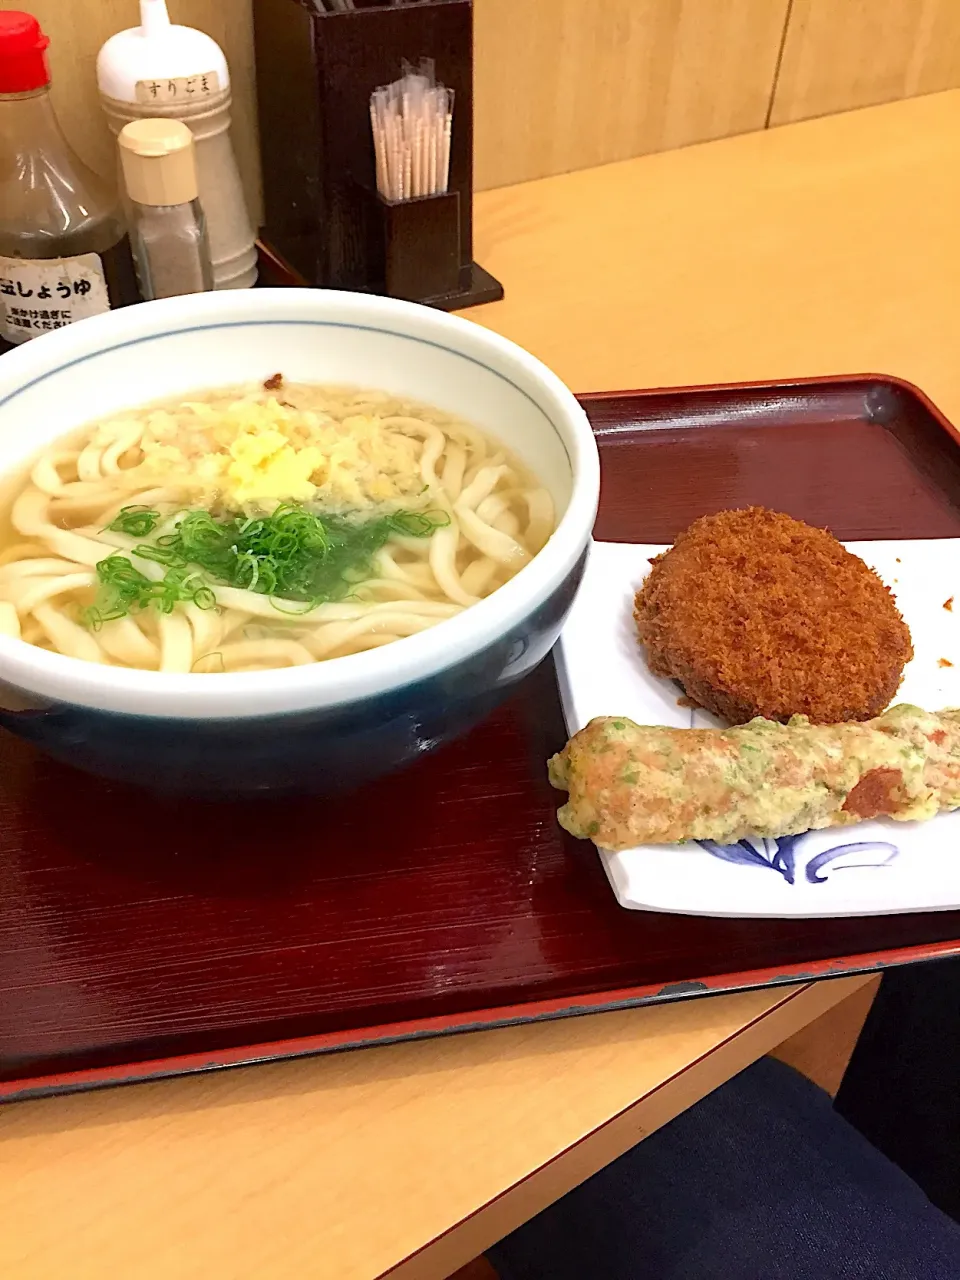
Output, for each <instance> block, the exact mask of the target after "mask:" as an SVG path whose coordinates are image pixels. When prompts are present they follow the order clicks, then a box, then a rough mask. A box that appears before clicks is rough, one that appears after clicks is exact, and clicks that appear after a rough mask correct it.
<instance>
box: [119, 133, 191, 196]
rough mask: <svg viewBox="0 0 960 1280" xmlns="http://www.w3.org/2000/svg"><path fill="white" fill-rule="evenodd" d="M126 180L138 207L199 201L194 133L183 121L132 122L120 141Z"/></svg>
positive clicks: (120, 136) (120, 137) (121, 163)
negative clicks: (140, 205)
mask: <svg viewBox="0 0 960 1280" xmlns="http://www.w3.org/2000/svg"><path fill="white" fill-rule="evenodd" d="M117 144H118V146H119V147H120V165H121V168H122V170H123V181H124V185H125V186H126V188H127V193H128V195H129V196H130V199H131V200H135V201H136V203H137V204H150V205H158V204H187V203H189V201H191V200H196V198H197V162H196V158H195V151H194V145H193V134H192V133H191V132H190V130H189V128H188V127H187V125H185V124H183V123H182V122H181V121H180V120H151V119H147V120H132V121H131V122H130V124H127V125H124V127H123V128H122V129H121V130H120V134H119V136H118V138H117Z"/></svg>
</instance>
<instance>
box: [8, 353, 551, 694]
mask: <svg viewBox="0 0 960 1280" xmlns="http://www.w3.org/2000/svg"><path fill="white" fill-rule="evenodd" d="M272 489H273V490H275V491H271V490H272ZM198 510H199V511H201V512H209V513H211V515H212V517H213V518H214V519H216V520H220V521H225V520H231V519H232V520H234V522H235V524H234V526H231V527H235V528H237V529H243V530H246V529H247V526H248V525H250V523H251V522H252V521H256V520H257V519H259V518H261V517H264V516H267V517H269V515H270V513H271V512H274V513H275V514H276V513H282V512H289V511H295V512H297V513H303V512H306V513H308V514H309V515H311V516H316V517H318V518H320V519H321V520H322V519H328V518H330V519H334V520H339V521H340V522H341V523H340V526H339V527H340V528H341V529H346V530H347V534H348V535H349V533H350V530H351V529H352V528H353V527H354V525H362V524H363V523H364V522H365V521H370V520H373V519H374V518H376V519H381V520H387V521H388V522H389V521H390V520H393V524H391V525H390V530H391V531H390V533H389V536H387V537H385V539H382V540H381V545H379V547H378V548H377V549H375V550H374V551H373V552H372V553H371V554H370V555H369V556H367V557H366V558H364V557H363V556H361V557H360V559H359V561H358V565H359V568H358V567H357V566H354V567H353V569H350V570H349V571H345V573H344V577H343V581H342V583H341V584H340V589H338V590H336V591H334V592H328V593H327V594H326V596H325V597H324V595H322V594H316V595H314V596H313V597H312V598H311V597H310V594H309V593H304V592H300V593H299V594H298V595H297V596H296V598H295V599H291V598H290V597H289V596H288V597H286V598H280V597H279V593H278V592H276V591H274V592H273V593H271V591H269V590H266V589H265V586H264V582H265V579H264V578H263V576H262V575H263V573H264V572H265V569H266V568H267V567H269V565H268V564H267V560H269V557H267V560H264V559H263V558H261V559H260V560H257V559H256V556H253V557H252V558H249V557H248V560H249V564H248V567H249V569H250V572H249V573H248V574H247V576H246V577H245V578H244V579H243V581H244V582H245V584H246V585H243V586H238V585H236V584H235V582H233V583H231V581H227V580H226V579H225V577H223V576H221V577H219V578H218V577H217V576H216V575H211V574H210V573H208V572H206V571H205V570H204V568H203V566H202V565H197V564H194V563H191V564H190V566H189V569H186V570H183V569H182V570H180V571H178V572H179V576H176V574H174V576H173V578H171V576H170V570H169V564H168V562H167V561H164V560H163V559H162V557H161V552H160V551H157V550H156V548H158V547H160V548H162V547H164V546H169V545H172V544H175V543H176V544H177V545H180V544H179V543H177V539H178V537H179V536H180V534H179V532H178V531H179V530H181V529H182V528H183V521H184V519H185V516H187V514H188V513H190V512H193V513H196V512H197V511H198ZM131 512H133V516H131V515H130V513H131ZM137 513H141V515H140V518H139V521H138V518H137ZM142 513H147V514H142ZM398 513H400V514H402V516H403V519H405V520H408V521H409V520H410V519H413V520H414V521H419V524H417V525H416V526H415V527H416V534H415V535H414V534H413V533H411V532H409V530H408V526H407V525H405V524H404V523H403V521H402V520H396V519H395V517H396V516H397V514H398ZM411 513H412V514H411ZM276 518H279V516H277V517H276ZM298 518H299V515H298ZM6 523H7V525H8V529H7V533H8V536H9V543H8V545H6V546H5V547H4V548H3V549H2V550H0V633H3V634H6V635H9V636H14V637H19V638H20V639H22V640H24V641H26V642H27V643H29V644H34V645H38V646H40V647H41V648H44V649H48V650H52V651H54V652H58V653H61V654H65V655H67V656H69V657H72V658H82V659H85V660H87V661H89V662H98V663H105V664H108V665H115V666H121V667H133V668H145V669H149V670H155V671H164V672H181V673H186V672H199V673H215V672H224V671H226V672H236V671H251V670H259V669H264V668H271V667H284V666H298V665H301V664H305V663H311V662H317V661H319V660H322V659H327V658H335V657H340V656H344V655H347V654H353V653H357V652H360V651H362V650H365V649H371V648H375V647H377V646H380V645H385V644H388V643H390V642H392V641H394V640H398V639H401V638H403V637H407V636H411V635H414V634H416V633H417V632H419V631H422V630H424V629H425V628H427V627H431V626H434V625H435V624H436V623H438V622H441V621H443V620H444V619H447V618H451V617H453V616H454V615H455V614H457V613H459V612H460V611H462V610H463V609H466V608H468V607H469V606H470V605H472V604H474V603H476V602H477V601H478V600H480V599H482V598H483V597H485V596H488V595H489V594H490V593H491V592H493V591H495V590H496V589H497V588H498V587H499V586H501V585H502V584H503V583H504V582H506V581H507V580H508V579H509V578H511V577H512V576H513V575H514V574H515V573H517V572H518V571H519V570H520V569H522V568H523V566H524V565H525V564H526V563H527V562H528V561H529V560H530V558H531V557H532V556H533V555H535V554H536V552H537V551H538V550H539V549H540V548H541V547H542V546H543V545H544V543H545V542H546V541H547V539H548V538H549V536H550V534H551V533H552V532H553V529H554V511H553V503H552V500H551V498H550V495H549V493H548V492H547V491H546V489H544V488H543V487H542V486H540V485H538V484H537V482H536V481H535V479H534V478H533V477H532V476H531V475H530V474H529V473H528V472H527V471H526V469H525V468H524V467H523V466H522V465H521V464H520V463H519V462H518V460H517V459H516V458H515V457H514V456H512V454H511V453H510V452H509V451H508V450H507V449H506V448H504V446H503V445H502V444H501V443H500V442H498V441H496V440H494V439H492V438H491V437H489V436H487V435H486V434H485V433H484V432H482V431H480V430H478V429H477V428H475V427H473V426H471V425H469V424H468V423H465V422H462V421H460V420H458V419H455V418H453V417H451V416H449V415H447V414H444V413H442V412H440V411H438V410H434V409H430V408H427V407H425V406H423V405H419V404H412V403H409V402H406V401H401V400H397V399H395V398H392V397H390V396H388V395H386V394H384V393H381V392H376V391H359V390H354V389H342V388H330V387H320V386H308V385H287V384H281V380H280V379H279V376H277V377H275V378H273V379H268V380H267V383H265V384H264V386H263V387H261V386H259V385H258V386H256V387H255V388H252V389H251V388H246V389H244V388H239V389H238V388H232V389H226V390H220V391H216V392H212V393H205V394H203V395H197V396H193V397H190V398H188V399H185V400H179V401H176V402H166V403H164V404H161V405H154V406H148V407H147V408H144V409H139V410H136V411H133V412H127V413H124V414H121V415H117V416H116V417H113V418H110V419H108V420H104V421H102V422H99V423H95V424H92V425H91V426H88V427H86V428H84V429H83V430H82V431H81V432H78V433H76V434H75V435H74V436H72V437H69V438H66V439H64V440H61V441H59V442H57V443H55V444H54V445H52V446H50V447H49V448H47V449H46V450H45V451H44V453H43V454H42V455H41V456H40V457H39V458H38V459H37V460H36V461H35V463H34V464H33V467H32V470H31V472H30V475H29V478H28V479H27V480H26V481H25V482H22V483H21V484H20V486H19V489H18V491H17V492H16V494H15V497H14V500H13V502H12V505H11V506H10V507H9V510H8V516H7V521H6ZM141 526H142V527H141ZM370 527H372V526H370ZM381 527H382V528H387V525H383V526H377V528H381ZM257 528H259V526H257ZM145 545H147V552H143V548H144V546H145ZM151 547H153V548H154V552H153V553H151V552H150V548H151ZM138 549H139V551H138ZM232 550H233V551H236V548H233V549H232ZM150 554H156V555H157V556H158V557H161V559H160V562H158V560H156V559H152V558H150ZM163 554H164V555H168V553H167V552H164V553H163ZM170 554H172V553H170ZM345 554H346V553H345ZM118 557H119V558H120V560H119V561H118V559H117V558H118ZM111 558H112V559H111ZM168 558H169V557H168ZM108 559H111V563H112V565H113V567H114V568H116V566H117V564H118V563H119V564H120V566H121V568H123V566H124V565H127V566H128V568H129V571H130V575H131V576H132V577H133V578H135V579H136V581H138V582H141V581H142V582H146V583H148V584H149V586H150V590H154V589H155V590H156V591H157V592H158V593H159V592H161V590H162V589H165V588H163V584H164V583H169V582H171V581H173V582H174V584H175V585H174V587H173V588H171V590H173V591H174V595H176V592H177V591H179V592H180V593H181V596H182V598H176V599H175V600H174V601H173V602H172V603H171V602H170V601H169V600H168V602H167V604H165V605H164V604H163V603H162V602H161V603H158V601H160V600H161V596H160V595H157V597H156V599H150V598H148V597H149V591H143V592H141V595H140V597H139V603H138V602H137V600H134V602H133V603H132V604H129V605H128V606H123V607H122V608H121V609H120V611H119V616H118V610H117V609H113V610H112V612H111V611H110V610H106V611H104V609H103V608H98V607H97V602H98V600H100V599H101V598H102V592H103V590H104V587H103V583H104V581H105V580H106V577H105V571H104V568H103V566H104V564H105V562H106V561H107V560H108ZM187 559H189V555H187ZM270 563H271V564H272V563H273V561H270ZM98 566H99V568H98ZM248 579H249V581H248ZM270 581H273V579H270ZM184 583H186V586H184V585H183V584H184ZM176 584H180V585H179V586H178V585H176ZM258 587H259V589H257V588H258Z"/></svg>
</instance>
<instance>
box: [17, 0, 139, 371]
mask: <svg viewBox="0 0 960 1280" xmlns="http://www.w3.org/2000/svg"><path fill="white" fill-rule="evenodd" d="M49 43H50V42H49V40H48V39H47V37H46V36H45V35H44V34H43V32H42V31H41V30H40V25H39V23H38V22H37V20H36V18H34V17H33V16H32V15H31V14H29V13H20V12H17V11H9V12H4V13H0V351H7V350H9V349H10V348H11V347H12V346H16V345H18V344H19V343H22V342H27V341H28V340H29V339H30V338H35V337H37V336H38V335H39V334H41V333H44V332H46V331H47V330H49V329H60V328H62V327H63V326H64V325H67V324H72V323H73V321H75V320H82V319H84V318H85V317H87V316H93V315H98V314H99V313H100V312H103V311H109V310H110V309H111V308H112V307H122V306H126V305H127V304H128V303H131V302H138V301H139V298H140V295H139V292H138V289H137V278H136V273H135V271H134V267H133V258H132V256H131V253H130V244H129V241H128V239H127V234H126V228H125V225H124V221H123V214H122V213H121V210H120V204H119V201H118V199H117V198H116V196H115V195H113V194H112V193H111V192H110V191H109V189H108V188H107V187H106V186H105V185H104V184H103V183H102V182H101V180H100V179H99V178H98V177H97V176H96V174H94V173H92V172H91V171H90V170H89V169H88V168H87V167H86V165H85V164H83V162H82V161H81V160H80V158H79V157H78V156H77V155H76V154H75V153H74V152H73V150H72V149H71V148H70V146H69V144H68V143H67V140H66V139H65V138H64V136H63V133H62V132H61V129H60V126H59V124H58V123H57V118H56V116H55V115H54V113H53V107H52V106H51V104H50V72H49V71H48V69H47V60H46V56H45V51H46V48H47V45H48V44H49Z"/></svg>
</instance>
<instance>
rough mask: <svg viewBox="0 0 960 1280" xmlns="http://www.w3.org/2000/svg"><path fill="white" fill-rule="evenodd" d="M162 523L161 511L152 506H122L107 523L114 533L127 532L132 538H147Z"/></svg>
mask: <svg viewBox="0 0 960 1280" xmlns="http://www.w3.org/2000/svg"><path fill="white" fill-rule="evenodd" d="M159 523H160V512H159V511H154V510H153V509H152V508H151V507H122V508H121V509H120V511H119V512H118V514H117V515H116V516H115V517H114V519H113V520H111V521H110V523H109V524H108V525H107V528H108V529H112V530H113V531H114V533H127V534H129V535H130V537H131V538H145V537H146V536H147V534H148V533H153V531H154V529H155V528H156V527H157V525H158V524H159Z"/></svg>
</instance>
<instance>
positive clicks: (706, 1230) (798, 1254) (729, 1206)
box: [489, 1058, 960, 1280]
mask: <svg viewBox="0 0 960 1280" xmlns="http://www.w3.org/2000/svg"><path fill="white" fill-rule="evenodd" d="M890 1105H891V1106H896V1099H895V1098H891V1099H890ZM489 1256H490V1258H491V1261H492V1262H493V1264H494V1266H495V1267H496V1268H497V1270H498V1271H499V1273H500V1276H501V1277H502V1280H960V1226H958V1225H957V1224H956V1223H955V1222H953V1221H952V1220H951V1219H950V1218H948V1217H946V1215H945V1214H943V1213H941V1212H940V1210H939V1209H936V1208H934V1206H933V1205H932V1204H931V1203H930V1201H929V1200H928V1199H927V1198H926V1196H925V1195H924V1194H923V1192H922V1191H921V1190H920V1189H919V1187H918V1186H917V1185H916V1184H915V1183H914V1182H912V1181H911V1180H910V1179H909V1178H908V1177H907V1176H906V1174H904V1173H902V1172H901V1170H900V1169H899V1168H897V1166H896V1165H894V1164H892V1163H891V1162H890V1161H889V1160H888V1159H887V1158H886V1157H885V1156H882V1155H881V1154H880V1153H879V1152H878V1151H877V1150H876V1149H875V1148H874V1147H872V1146H870V1144H869V1143H868V1142H867V1141H866V1139H864V1138H863V1137H861V1135H860V1134H859V1133H857V1131H856V1130H855V1129H854V1128H853V1127H852V1126H851V1125H849V1124H848V1123H847V1122H846V1121H845V1120H843V1119H842V1118H841V1117H840V1116H839V1115H837V1113H836V1112H835V1111H834V1109H833V1106H832V1104H831V1100H830V1098H829V1096H828V1095H827V1094H826V1093H824V1092H823V1090H822V1089H820V1088H818V1087H817V1086H816V1085H814V1084H811V1083H810V1081H808V1080H806V1079H805V1078H804V1077H803V1076H801V1075H799V1074H798V1073H797V1072H795V1071H793V1070H792V1069H791V1068H790V1067H786V1066H784V1065H783V1064H782V1063H779V1062H775V1061H773V1060H772V1059H767V1058H765V1059H762V1060H761V1061H760V1062H757V1063H755V1064H754V1065H753V1066H752V1067H749V1068H748V1069H747V1070H746V1071H744V1072H742V1073H741V1074H740V1075H739V1076H737V1077H736V1078H735V1079H733V1080H731V1081H729V1082H728V1083H727V1084H725V1085H723V1086H722V1087H721V1088H720V1089H717V1090H716V1092H715V1093H712V1094H710V1095H709V1097H706V1098H704V1099H703V1101H702V1102H700V1103H698V1104H697V1106H695V1107H693V1108H692V1109H691V1110H690V1111H687V1112H685V1113H684V1114H683V1115H681V1116H678V1117H677V1119H676V1120H674V1121H672V1122H671V1123H670V1124H668V1125H666V1126H665V1127H664V1128H663V1129H661V1130H659V1131H658V1132H657V1133H654V1134H653V1135H652V1136H651V1137H649V1138H648V1139H647V1140H646V1141H645V1142H642V1143H640V1144H639V1146H636V1147H634V1148H633V1150H632V1151H628V1152H627V1154H626V1155H624V1156H622V1157H621V1158H620V1159H619V1160H616V1161H615V1162H614V1163H613V1164H612V1165H609V1166H608V1167H607V1168H606V1169H603V1170H601V1172H600V1173H598V1174H596V1176H595V1177H593V1178H590V1179H589V1180H588V1181H587V1182H585V1183H584V1184H583V1185H582V1186H580V1187H578V1188H576V1189H575V1190H574V1191H571V1192H570V1194H569V1195H567V1196H565V1197H564V1198H563V1199H562V1200H560V1201H559V1202H558V1203H557V1204H555V1205H552V1206H551V1207H550V1208H549V1209H546V1210H544V1212H543V1213H541V1214H540V1215H539V1216H538V1217H536V1218H534V1219H533V1220H532V1221H531V1222H529V1223H527V1224H526V1225H525V1226H523V1227H521V1228H520V1229H519V1231H516V1232H514V1234H513V1235H511V1236H508V1237H507V1238H506V1239H505V1240H503V1241H501V1243H500V1244H499V1245H497V1246H496V1247H495V1248H494V1249H492V1250H490V1255H489Z"/></svg>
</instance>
